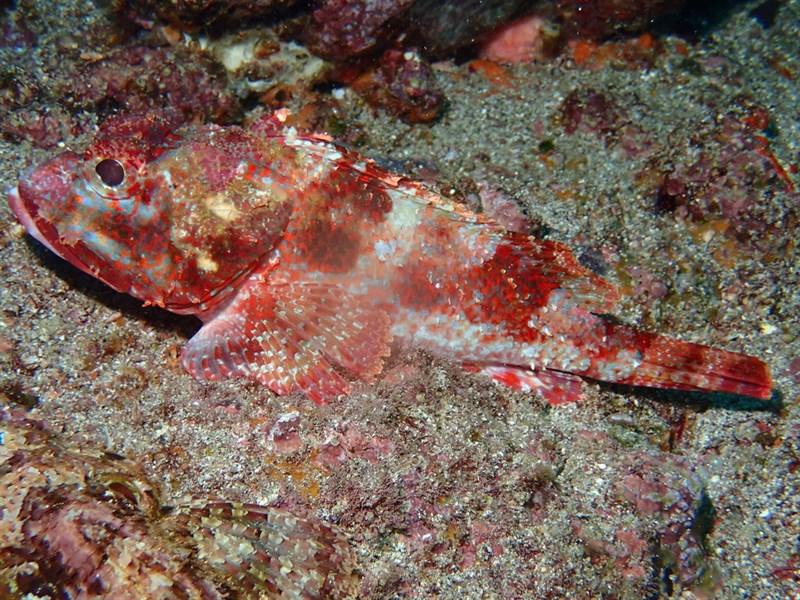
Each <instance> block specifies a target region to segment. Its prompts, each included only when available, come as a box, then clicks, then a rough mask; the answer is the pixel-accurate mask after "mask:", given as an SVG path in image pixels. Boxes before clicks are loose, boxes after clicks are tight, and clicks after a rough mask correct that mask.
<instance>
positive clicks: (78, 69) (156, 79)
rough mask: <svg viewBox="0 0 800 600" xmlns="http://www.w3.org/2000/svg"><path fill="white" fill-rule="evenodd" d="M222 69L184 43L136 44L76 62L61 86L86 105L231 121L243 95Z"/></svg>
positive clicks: (74, 100) (73, 99)
mask: <svg viewBox="0 0 800 600" xmlns="http://www.w3.org/2000/svg"><path fill="white" fill-rule="evenodd" d="M226 84H227V80H226V77H225V73H224V71H223V69H222V68H221V67H220V66H219V65H218V64H216V63H215V62H213V61H211V60H209V59H207V58H205V57H203V56H202V55H198V54H196V53H192V52H190V51H188V50H186V49H185V48H182V47H180V46H173V47H161V48H150V47H147V46H142V45H132V46H126V47H122V48H118V49H115V50H112V51H110V52H108V53H106V54H103V55H100V56H97V57H96V58H95V59H94V60H91V61H81V62H78V63H75V72H74V74H73V76H72V77H71V78H70V79H62V80H60V81H59V82H58V83H57V85H56V89H57V91H58V93H59V94H61V95H63V96H64V97H65V98H68V101H69V102H70V103H72V104H74V105H77V106H81V107H102V106H104V105H105V106H108V105H111V106H113V107H121V108H123V109H124V110H125V111H130V112H147V111H153V110H161V111H168V112H171V113H173V114H177V115H178V116H179V117H180V120H181V121H195V122H201V121H202V122H205V121H209V120H211V121H223V122H224V121H228V120H229V119H230V118H231V117H232V116H233V115H234V113H235V112H236V111H237V109H238V100H237V99H236V97H235V95H234V94H233V93H232V92H231V91H229V90H228V89H227V87H226Z"/></svg>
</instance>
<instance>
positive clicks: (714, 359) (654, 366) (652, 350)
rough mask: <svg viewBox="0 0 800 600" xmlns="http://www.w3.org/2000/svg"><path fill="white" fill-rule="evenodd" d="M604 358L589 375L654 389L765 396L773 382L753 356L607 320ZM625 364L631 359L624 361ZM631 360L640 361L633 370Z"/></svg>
mask: <svg viewBox="0 0 800 600" xmlns="http://www.w3.org/2000/svg"><path fill="white" fill-rule="evenodd" d="M605 330H606V332H605V333H606V336H607V339H608V341H609V342H610V343H609V344H608V345H607V347H608V348H612V349H613V348H616V351H612V352H610V355H609V356H606V357H600V356H598V357H595V360H593V361H592V363H593V365H592V368H591V369H590V371H591V372H587V373H582V374H583V375H585V376H588V377H592V378H596V379H600V380H603V381H610V382H614V383H622V384H626V385H641V386H647V387H654V388H664V389H674V390H687V391H696V392H725V393H729V394H737V395H741V396H750V397H753V398H761V399H764V400H767V399H769V398H770V396H771V395H772V389H773V383H772V377H771V375H770V371H769V367H768V366H767V365H766V363H764V362H763V361H761V360H759V359H758V358H755V357H753V356H748V355H746V354H739V353H737V352H729V351H727V350H720V349H718V348H711V347H709V346H703V345H701V344H693V343H691V342H684V341H681V340H676V339H673V338H669V337H666V336H662V335H658V334H653V333H647V332H643V331H637V330H635V329H632V328H630V327H624V326H620V325H614V324H612V323H608V322H606V323H605ZM626 363H627V364H626ZM630 365H636V366H635V368H633V369H631V368H630Z"/></svg>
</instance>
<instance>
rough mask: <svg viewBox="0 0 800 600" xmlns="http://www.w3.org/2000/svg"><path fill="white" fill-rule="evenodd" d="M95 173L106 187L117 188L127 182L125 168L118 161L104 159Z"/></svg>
mask: <svg viewBox="0 0 800 600" xmlns="http://www.w3.org/2000/svg"><path fill="white" fill-rule="evenodd" d="M94 171H95V173H97V176H98V177H100V181H102V182H103V183H104V184H105V185H107V186H108V187H110V188H115V187H117V186H119V185H121V184H122V182H123V181H125V167H123V166H122V163H120V162H119V161H118V160H114V159H113V158H104V159H103V160H101V161H100V162H99V163H97V164H96V165H95V167H94Z"/></svg>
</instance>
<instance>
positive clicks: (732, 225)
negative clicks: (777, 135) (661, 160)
mask: <svg viewBox="0 0 800 600" xmlns="http://www.w3.org/2000/svg"><path fill="white" fill-rule="evenodd" d="M749 123H750V120H749V119H748V118H744V119H742V118H740V117H737V116H736V115H733V114H728V115H726V116H725V117H724V118H722V119H721V122H720V124H719V126H718V128H717V129H716V130H715V132H714V134H715V135H714V141H713V145H710V150H708V151H704V152H702V153H700V154H699V156H697V157H696V158H695V159H694V160H693V161H692V162H689V161H682V162H675V163H673V165H672V167H671V169H670V171H669V172H667V173H666V174H665V175H664V178H663V180H662V182H661V185H660V186H659V188H658V190H657V192H656V193H655V208H656V210H657V211H659V212H665V213H673V214H675V216H676V217H678V218H681V219H685V220H687V221H691V222H694V223H699V224H708V223H711V224H714V223H716V225H717V227H715V230H719V231H722V232H724V235H725V236H727V237H730V238H733V239H734V240H735V241H736V242H737V243H740V244H748V245H752V246H754V247H764V248H766V246H765V244H766V243H768V242H769V241H770V240H771V239H772V238H773V236H769V235H765V234H768V233H769V232H771V231H774V230H775V229H776V228H778V227H792V226H797V224H798V222H800V214H798V209H797V203H787V206H786V208H785V214H783V215H778V214H775V207H774V206H770V207H769V208H767V203H766V202H764V201H763V200H762V199H763V197H764V196H765V195H766V194H770V193H773V192H772V190H775V189H779V190H781V191H785V192H787V193H788V194H790V195H791V196H797V192H796V191H795V190H794V184H793V182H792V181H791V179H789V177H788V175H787V174H786V173H785V171H783V168H782V167H781V166H780V163H778V162H777V160H776V159H775V158H774V156H772V154H771V151H770V149H769V142H768V139H767V138H766V137H765V136H764V135H762V134H761V133H760V132H757V131H755V132H754V131H753V130H752V128H751V126H750V125H749ZM717 145H718V147H717V148H715V146H717ZM767 211H770V212H767Z"/></svg>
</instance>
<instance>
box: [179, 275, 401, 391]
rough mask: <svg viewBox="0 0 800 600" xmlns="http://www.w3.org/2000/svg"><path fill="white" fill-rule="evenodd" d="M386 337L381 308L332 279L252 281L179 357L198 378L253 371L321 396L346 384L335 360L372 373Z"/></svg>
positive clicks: (272, 383) (284, 387) (273, 384)
mask: <svg viewBox="0 0 800 600" xmlns="http://www.w3.org/2000/svg"><path fill="white" fill-rule="evenodd" d="M391 338H392V334H391V329H390V323H389V318H388V316H387V315H386V314H385V313H384V312H383V311H380V310H377V309H375V308H374V307H371V306H369V305H366V304H365V303H363V302H361V301H360V300H359V299H358V298H356V297H354V296H353V295H352V294H349V293H347V292H346V291H344V290H342V289H341V288H339V287H337V286H333V285H328V284H320V283H287V284H277V285H273V284H269V283H267V282H263V281H251V282H248V283H247V284H246V285H245V286H243V288H242V289H241V290H240V291H239V292H238V294H237V296H236V298H235V299H234V300H233V301H232V302H231V304H230V305H229V306H228V307H226V309H225V310H224V311H223V312H222V313H220V314H218V315H216V316H215V317H214V318H213V319H212V320H211V321H209V322H208V323H206V324H205V325H204V326H203V328H202V329H201V330H200V331H199V332H198V333H197V334H196V335H195V336H194V337H193V338H192V339H191V340H189V343H188V344H187V345H186V348H185V349H184V351H183V354H182V356H181V362H182V364H183V366H184V368H185V369H186V370H187V371H188V372H189V373H190V374H191V375H192V376H194V377H195V378H197V379H210V380H218V379H223V378H227V377H250V378H253V379H256V380H258V381H260V382H261V383H264V384H265V385H267V386H269V387H270V389H272V390H273V391H274V392H275V393H277V394H287V393H289V392H292V391H294V390H303V391H304V392H306V394H308V396H309V397H310V398H311V399H312V400H314V401H315V402H317V403H320V404H322V403H325V402H328V401H330V400H331V399H333V398H335V397H336V396H337V395H339V394H342V393H347V392H348V391H349V389H350V388H349V385H348V382H347V381H346V380H345V379H344V378H343V377H342V376H341V375H340V374H339V373H338V372H337V371H336V369H335V366H336V365H338V366H340V367H344V368H345V369H346V370H348V371H350V372H351V373H353V374H354V375H356V376H358V377H360V378H362V379H370V378H371V377H372V376H374V375H377V374H378V373H380V371H381V369H382V368H383V358H384V357H385V356H387V355H388V354H389V343H390V342H391Z"/></svg>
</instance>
